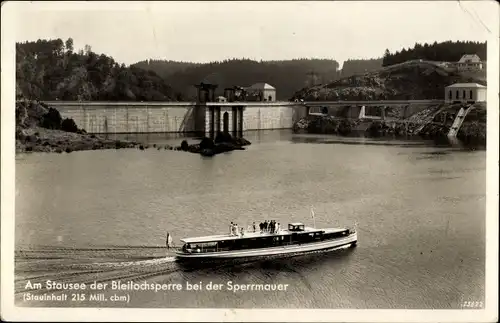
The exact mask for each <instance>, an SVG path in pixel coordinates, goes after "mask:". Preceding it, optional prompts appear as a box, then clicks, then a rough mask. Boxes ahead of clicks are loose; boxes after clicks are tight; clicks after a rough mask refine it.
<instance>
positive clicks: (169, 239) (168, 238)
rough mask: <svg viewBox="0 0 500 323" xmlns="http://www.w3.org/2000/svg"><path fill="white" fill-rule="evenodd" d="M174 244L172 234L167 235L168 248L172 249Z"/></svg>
mask: <svg viewBox="0 0 500 323" xmlns="http://www.w3.org/2000/svg"><path fill="white" fill-rule="evenodd" d="M172 244H173V239H172V236H171V235H170V233H167V247H169V248H170V247H172Z"/></svg>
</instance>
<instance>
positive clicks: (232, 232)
mask: <svg viewBox="0 0 500 323" xmlns="http://www.w3.org/2000/svg"><path fill="white" fill-rule="evenodd" d="M229 235H230V236H232V235H234V224H233V222H231V224H230V225H229Z"/></svg>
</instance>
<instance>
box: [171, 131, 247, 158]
mask: <svg viewBox="0 0 500 323" xmlns="http://www.w3.org/2000/svg"><path fill="white" fill-rule="evenodd" d="M250 144H251V143H250V141H248V140H246V139H245V138H239V137H236V138H235V137H232V136H231V135H230V134H229V133H224V132H219V133H218V134H217V136H216V137H215V140H212V139H210V138H207V137H204V138H203V139H202V140H201V141H200V143H199V144H194V145H189V144H188V142H187V141H186V140H183V141H182V143H181V145H180V146H179V147H176V150H183V151H188V152H191V153H195V154H200V155H202V156H207V157H211V156H214V155H217V154H221V153H226V152H230V151H233V150H245V148H244V146H248V145H250Z"/></svg>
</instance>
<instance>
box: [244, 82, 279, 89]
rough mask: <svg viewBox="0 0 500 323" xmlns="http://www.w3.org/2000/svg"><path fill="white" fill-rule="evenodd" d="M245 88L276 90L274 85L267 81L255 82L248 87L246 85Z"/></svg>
mask: <svg viewBox="0 0 500 323" xmlns="http://www.w3.org/2000/svg"><path fill="white" fill-rule="evenodd" d="M247 89H250V90H276V88H275V87H273V86H271V85H269V84H267V83H264V82H261V83H255V84H253V85H250V86H249V87H247Z"/></svg>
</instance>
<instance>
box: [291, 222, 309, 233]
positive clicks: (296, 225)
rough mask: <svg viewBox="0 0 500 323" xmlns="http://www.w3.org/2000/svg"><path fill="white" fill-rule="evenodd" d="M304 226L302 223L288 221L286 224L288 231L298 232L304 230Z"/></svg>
mask: <svg viewBox="0 0 500 323" xmlns="http://www.w3.org/2000/svg"><path fill="white" fill-rule="evenodd" d="M305 230H306V226H305V225H304V224H303V223H289V224H288V231H290V232H299V231H305Z"/></svg>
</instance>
